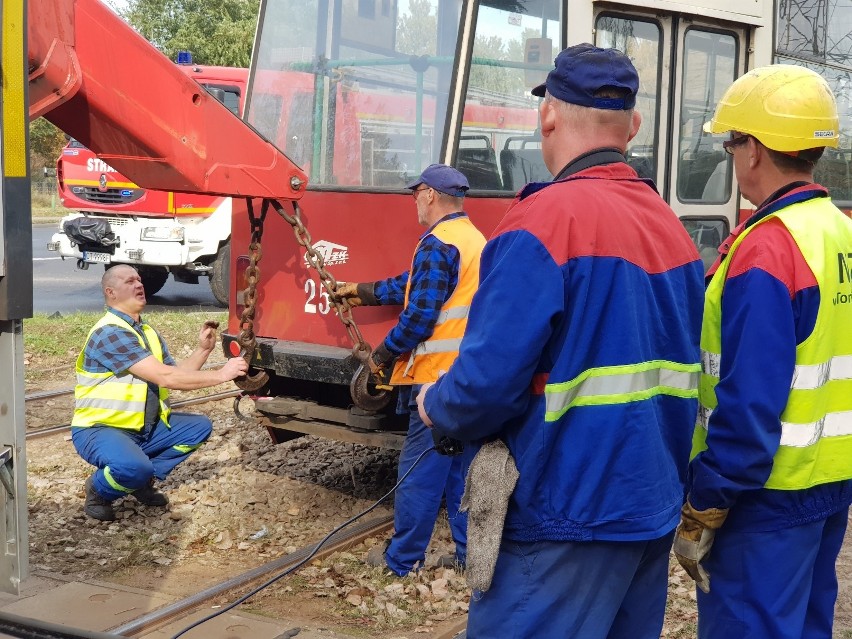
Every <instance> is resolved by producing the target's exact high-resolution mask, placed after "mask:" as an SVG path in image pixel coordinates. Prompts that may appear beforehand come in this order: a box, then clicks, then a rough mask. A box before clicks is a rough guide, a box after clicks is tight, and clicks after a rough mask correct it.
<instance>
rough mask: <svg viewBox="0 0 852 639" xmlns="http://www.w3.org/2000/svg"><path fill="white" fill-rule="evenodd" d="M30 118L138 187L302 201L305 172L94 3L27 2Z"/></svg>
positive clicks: (91, 0) (97, 0)
mask: <svg viewBox="0 0 852 639" xmlns="http://www.w3.org/2000/svg"><path fill="white" fill-rule="evenodd" d="M28 36H29V37H28V54H29V69H30V74H29V94H30V118H36V117H38V116H44V117H45V118H47V119H48V120H50V121H51V122H53V124H55V125H56V126H58V127H59V128H60V129H62V130H63V131H65V132H66V133H67V134H68V135H70V136H72V137H74V138H75V139H77V140H79V141H80V142H82V143H83V144H85V145H86V146H87V147H89V148H90V149H92V150H93V151H94V152H95V153H97V154H98V156H99V157H101V158H102V159H103V160H105V161H106V162H108V163H109V164H110V165H112V166H113V167H115V168H116V169H117V170H118V171H120V172H121V173H123V174H124V175H126V176H127V177H129V178H130V179H131V180H133V181H134V182H135V183H136V184H138V185H139V186H141V187H143V188H149V189H159V190H163V191H185V192H191V193H211V194H215V195H224V196H250V197H259V198H271V199H279V200H295V199H298V198H300V197H301V195H302V193H303V192H304V187H305V185H306V183H307V176H306V175H305V173H304V172H303V171H302V170H301V169H300V168H299V167H297V166H296V165H295V164H293V162H291V161H290V159H289V158H287V156H285V155H284V154H283V153H281V151H279V150H278V148H276V147H275V146H274V145H273V144H271V143H269V142H267V141H266V140H264V139H263V138H262V137H261V136H260V135H259V134H258V133H257V132H256V131H255V130H254V129H252V128H251V127H250V126H248V125H247V124H246V123H244V122H243V121H242V120H240V119H239V118H238V117H236V116H235V115H234V114H233V113H231V112H230V111H229V110H228V109H227V108H226V107H225V106H224V105H222V104H221V103H219V101H217V100H216V99H215V98H214V97H212V96H211V95H209V94H208V93H207V91H205V90H204V89H203V88H202V87H201V86H200V85H198V84H197V83H196V82H195V81H193V80H192V79H191V78H188V77H187V76H186V75H184V74H183V73H182V72H181V71H180V70H179V69H178V68H177V67H176V65H175V64H174V63H173V62H172V61H170V60H169V59H168V58H167V57H166V56H164V55H163V54H162V53H160V52H159V51H158V50H157V49H156V48H155V47H154V46H153V45H151V44H150V43H149V42H148V41H147V40H145V39H144V38H143V37H142V36H140V35H139V34H138V33H137V32H136V31H134V30H133V29H132V28H131V27H130V26H129V25H128V24H126V23H125V22H124V20H122V19H121V18H120V17H118V16H117V15H115V14H114V13H113V12H112V11H111V10H110V9H109V8H108V7H107V6H106V5H104V4H103V3H101V2H100V0H29V2H28Z"/></svg>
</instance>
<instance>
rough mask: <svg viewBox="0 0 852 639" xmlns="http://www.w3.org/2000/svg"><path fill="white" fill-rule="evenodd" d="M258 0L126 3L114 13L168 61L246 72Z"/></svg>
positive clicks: (154, 0)
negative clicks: (181, 58)
mask: <svg viewBox="0 0 852 639" xmlns="http://www.w3.org/2000/svg"><path fill="white" fill-rule="evenodd" d="M259 6H260V2H259V0H129V1H128V3H127V6H126V7H125V8H119V9H118V13H119V15H121V17H123V18H124V19H125V20H127V22H128V23H129V24H130V25H131V26H132V27H133V28H135V29H136V30H137V31H138V32H139V33H140V34H142V36H143V37H145V38H146V39H147V40H148V41H150V42H151V43H152V44H153V45H154V46H156V47H157V48H158V49H159V50H160V51H162V52H163V53H164V54H165V55H166V56H168V57H169V58H171V59H172V60H174V59H176V58H177V53H178V51H189V52H191V53H192V58H193V62H195V63H197V64H207V65H218V66H228V67H247V66H248V65H249V62H250V60H251V49H252V43H253V41H254V31H255V27H256V24H257V14H258V9H259Z"/></svg>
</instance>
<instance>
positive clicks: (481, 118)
mask: <svg viewBox="0 0 852 639" xmlns="http://www.w3.org/2000/svg"><path fill="white" fill-rule="evenodd" d="M559 11H560V9H559V3H557V2H556V1H555V0H543V1H542V0H536V1H532V2H528V3H527V2H525V3H508V4H501V3H497V2H493V0H492V1H491V2H482V3H480V4H479V8H478V13H477V20H476V36H475V40H474V44H473V59H472V60H471V67H470V80H469V81H468V86H467V94H466V95H465V107H464V117H463V119H462V128H461V137H460V138H459V145H458V152H457V154H456V167H457V168H458V169H459V170H460V171H461V172H462V173H464V174H465V175H466V176H467V179H468V181H469V182H470V188H471V190H488V191H499V190H502V191H506V192H511V193H515V192H516V191H518V190H519V189H520V188H521V187H523V186H524V184H526V182H527V181H529V180H528V178H529V177H530V176H532V175H535V176H537V177H538V178H540V179H542V180H550V179H552V176H551V175H550V173H549V172H548V171H547V169H546V168H545V167H544V161H543V160H542V158H541V152H540V151H539V150H538V148H539V143H538V141H539V139H540V137H539V136H538V133H537V128H538V103H539V98H535V97H533V96H532V95H530V89H532V88H533V87H534V86H536V85H538V84H540V83H541V82H543V81H544V79H545V78H546V77H547V72H548V71H549V70H550V69H552V68H553V59H554V58H555V57H556V54H557V53H559V49H560V47H559V37H560V36H559V34H560V26H559V25H560V14H559ZM524 139H528V140H529V141H530V144H529V145H528V146H524V145H523V144H522V140H524ZM509 140H514V141H515V143H514V144H512V145H510V144H509ZM522 147H523V148H524V157H522V156H521V155H519V154H518V151H519V150H520V149H521V148H522ZM530 166H534V167H535V168H534V169H532V170H529V167H530ZM525 167H527V169H528V170H526V171H525V170H524V168H525Z"/></svg>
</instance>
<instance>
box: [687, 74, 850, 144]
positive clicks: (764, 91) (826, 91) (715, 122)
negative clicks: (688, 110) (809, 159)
mask: <svg viewBox="0 0 852 639" xmlns="http://www.w3.org/2000/svg"><path fill="white" fill-rule="evenodd" d="M704 130H705V131H706V132H707V133H727V132H728V131H738V132H740V133H747V134H748V135H752V136H754V137H755V138H757V139H758V140H759V141H760V143H761V144H763V145H764V146H765V147H767V148H769V149H773V150H775V151H784V152H790V151H802V150H804V149H813V148H816V147H821V146H832V147H837V146H838V144H839V138H840V122H839V120H838V118H837V103H836V102H835V100H834V94H833V93H832V92H831V88H830V87H829V86H828V83H827V82H826V81H825V80H824V79H823V77H822V76H820V75H819V74H818V73H815V72H814V71H811V70H810V69H806V68H804V67H799V66H795V65H792V64H774V65H771V66H768V67H760V68H758V69H754V70H752V71H749V72H748V73H746V74H745V75H744V76H742V77H740V78H739V79H737V81H736V82H734V83H733V84H732V85H731V86H730V87H729V88H728V90H727V91H725V95H723V96H722V99H721V100H719V104H718V105H717V106H716V113H715V114H714V115H713V119H712V120H710V121H709V122H707V123H706V124H705V125H704Z"/></svg>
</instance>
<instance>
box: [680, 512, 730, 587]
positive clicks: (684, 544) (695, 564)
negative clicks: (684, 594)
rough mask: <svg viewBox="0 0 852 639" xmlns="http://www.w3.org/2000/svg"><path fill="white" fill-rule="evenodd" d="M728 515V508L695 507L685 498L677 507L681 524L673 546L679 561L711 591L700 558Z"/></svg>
mask: <svg viewBox="0 0 852 639" xmlns="http://www.w3.org/2000/svg"><path fill="white" fill-rule="evenodd" d="M727 516H728V509H727V508H708V509H707V510H695V508H693V507H692V504H690V503H689V500H688V499H687V501H686V503H685V504H684V505H683V508H681V510H680V524H679V525H678V527H677V531H675V539H674V545H673V547H672V549H673V550H674V554H675V557H677V560H678V562H680V565H681V566H683V569H684V570H685V571H686V573H687V574H688V575H689V576H690V577H692V578H693V579H694V580H695V584H696V585H697V586H698V587H699V588H701V590H702V591H703V592H705V593H706V592H710V574H709V573H708V572H707V571H706V570H704V567H703V566H702V565H701V562H702V561H703V560H704V558H705V557H706V556H707V555H708V554H709V553H710V548H711V547H712V546H713V539H714V538H715V536H716V531H717V530H718V529H719V528H721V526H722V524H723V523H725V518H726V517H727Z"/></svg>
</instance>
